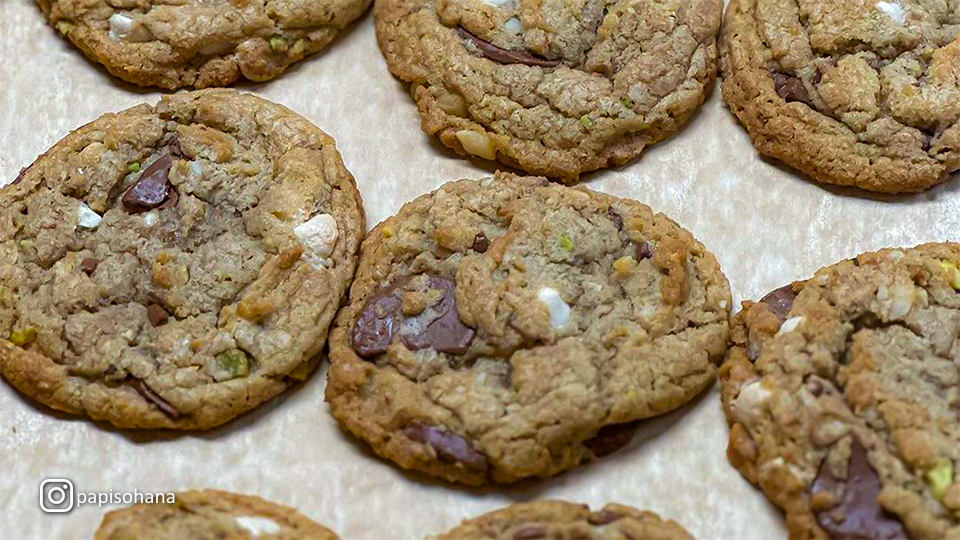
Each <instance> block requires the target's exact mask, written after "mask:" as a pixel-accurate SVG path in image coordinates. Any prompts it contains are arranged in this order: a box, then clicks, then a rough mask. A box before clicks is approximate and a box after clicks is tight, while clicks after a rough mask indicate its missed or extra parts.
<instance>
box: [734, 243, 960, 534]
mask: <svg viewBox="0 0 960 540" xmlns="http://www.w3.org/2000/svg"><path fill="white" fill-rule="evenodd" d="M958 265H960V244H956V243H944V244H926V245H922V246H918V247H916V248H913V249H902V250H898V249H885V250H882V251H879V252H876V253H864V254H862V255H860V256H859V257H856V258H855V259H850V260H847V261H843V262H840V263H838V264H835V265H833V266H828V267H826V268H823V269H821V270H820V271H818V272H817V273H816V275H814V277H813V278H811V279H809V280H807V281H802V282H797V283H793V284H791V285H787V286H785V287H782V288H780V289H777V290H775V291H773V292H772V293H770V294H768V295H766V296H765V297H764V298H763V299H761V300H760V301H759V302H756V303H753V302H744V304H743V310H742V311H741V312H740V313H739V314H738V315H737V316H736V317H735V318H734V321H733V325H732V328H731V333H732V336H733V342H734V346H733V347H732V348H731V349H730V351H729V353H728V356H727V360H726V362H725V363H724V365H723V366H722V367H721V369H720V378H721V380H722V381H723V384H722V396H723V406H724V410H725V412H726V415H727V420H728V422H729V423H730V443H729V446H728V448H727V456H728V457H729V459H730V462H731V463H732V464H733V465H734V466H735V467H737V469H739V470H740V472H741V473H742V474H743V475H744V476H745V477H746V478H747V479H748V480H749V481H750V482H752V483H754V484H756V485H758V486H759V487H760V488H761V489H762V490H763V492H764V493H765V494H766V495H767V497H768V498H769V499H770V500H772V501H773V502H774V503H776V504H777V505H778V506H780V507H781V508H783V510H784V511H785V512H786V522H787V527H788V528H789V531H790V538H837V539H839V538H864V539H893V538H957V537H960V393H958V390H960V337H958V336H960V270H958Z"/></svg>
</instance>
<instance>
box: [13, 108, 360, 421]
mask: <svg viewBox="0 0 960 540" xmlns="http://www.w3.org/2000/svg"><path fill="white" fill-rule="evenodd" d="M364 229H365V226H364V214H363V208H362V205H361V202H360V196H359V194H358V193H357V190H356V187H355V186H354V181H353V177H352V176H350V173H349V172H347V170H346V169H345V168H344V166H343V163H342V162H341V160H340V155H339V154H338V153H337V149H336V146H335V144H334V141H333V139H331V138H330V137H329V136H328V135H326V134H325V133H323V132H322V131H320V130H319V129H317V128H316V127H315V126H313V125H312V124H310V122H308V121H307V120H305V119H304V118H302V117H300V116H298V115H296V114H294V113H293V112H291V111H290V110H288V109H286V108H284V107H281V106H280V105H276V104H273V103H270V102H268V101H265V100H263V99H260V98H257V97H255V96H252V95H249V94H240V93H237V92H234V91H232V90H208V91H200V92H194V93H184V94H177V95H175V96H169V97H166V98H164V99H162V100H161V101H160V103H159V104H157V105H156V106H152V107H151V106H148V105H140V106H137V107H134V108H132V109H128V110H126V111H123V112H121V113H117V114H106V115H104V116H102V117H100V118H99V119H97V120H95V121H94V122H92V123H90V124H87V125H86V126H84V127H82V128H80V129H78V130H76V131H74V132H73V133H71V134H70V135H68V136H67V137H66V138H64V139H63V140H62V141H60V142H58V143H57V144H56V145H55V146H54V147H53V148H51V149H50V150H49V151H48V152H47V153H46V154H44V155H43V156H41V157H40V158H38V159H37V161H36V162H35V163H34V164H33V165H31V166H30V167H29V168H27V169H25V170H24V171H23V172H21V173H20V176H19V177H18V178H17V179H16V181H14V183H13V184H11V185H9V186H7V187H5V188H3V189H2V190H0V260H2V261H3V264H2V265H0V372H2V374H3V376H4V377H5V378H6V379H7V380H8V381H9V382H10V383H11V384H12V385H13V386H14V387H16V388H17V389H19V390H20V391H21V392H23V393H24V394H27V395H29V396H31V397H33V398H35V399H36V400H38V401H40V402H41V403H43V404H45V405H48V406H50V407H53V408H55V409H59V410H61V411H66V412H68V413H71V414H76V415H85V416H89V417H90V418H93V419H95V420H107V421H109V422H111V423H113V424H115V425H117V426H120V427H127V428H176V429H206V428H210V427H213V426H216V425H218V424H222V423H223V422H226V421H227V420H230V419H231V418H233V417H235V416H237V415H238V414H240V413H242V412H244V411H247V410H249V409H252V408H254V407H256V406H257V405H259V404H261V403H263V402H265V401H267V400H268V399H270V398H272V397H273V396H276V395H277V394H279V393H280V392H281V391H283V390H284V388H286V387H287V386H288V385H289V384H291V383H292V382H293V381H295V380H298V379H299V380H302V379H303V378H304V377H305V376H306V375H307V374H308V373H309V368H310V367H311V366H312V359H314V357H315V356H316V355H317V354H318V353H319V352H320V349H321V347H322V346H323V344H324V342H325V340H326V336H327V330H328V328H329V326H330V323H331V321H332V320H333V316H334V314H335V313H336V311H337V309H338V307H339V306H340V304H341V301H342V299H343V298H344V297H345V293H346V290H347V287H348V286H349V283H350V281H351V279H352V277H353V272H354V269H355V267H356V253H357V250H358V248H359V244H360V241H361V239H362V237H363V234H364Z"/></svg>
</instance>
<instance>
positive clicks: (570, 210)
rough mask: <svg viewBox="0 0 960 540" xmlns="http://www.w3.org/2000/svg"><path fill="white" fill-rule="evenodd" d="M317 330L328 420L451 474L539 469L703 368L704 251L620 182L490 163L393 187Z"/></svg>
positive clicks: (710, 324)
mask: <svg viewBox="0 0 960 540" xmlns="http://www.w3.org/2000/svg"><path fill="white" fill-rule="evenodd" d="M357 276H358V277H357V279H356V281H355V282H354V284H353V285H352V287H351V292H350V301H349V304H348V306H347V307H345V308H344V309H343V310H341V312H340V314H339V315H338V316H337V322H336V324H335V329H334V330H333V331H332V333H331V339H330V348H331V353H330V354H331V362H332V364H331V368H330V372H329V377H328V381H327V390H326V395H327V401H328V402H329V403H330V407H331V410H332V412H333V415H334V416H335V417H336V418H337V420H338V421H339V422H340V425H341V426H342V427H343V428H344V429H346V430H347V431H349V432H351V433H353V434H354V435H356V436H357V437H359V438H360V439H362V440H364V441H366V442H367V443H369V444H370V445H371V446H372V447H373V450H374V451H375V452H376V453H377V454H379V455H381V456H383V457H385V458H388V459H391V460H393V461H395V462H396V463H398V464H399V465H400V466H402V467H403V468H406V469H414V470H418V471H422V472H424V473H427V474H430V475H433V476H438V477H442V478H444V479H446V480H449V481H452V482H461V483H465V484H474V485H477V484H484V483H488V482H496V483H506V482H513V481H516V480H520V479H522V478H526V477H532V476H536V477H541V478H545V477H548V476H551V475H555V474H558V473H560V472H562V471H564V470H566V469H569V468H571V467H575V466H577V465H579V464H580V463H582V462H584V461H587V460H590V459H592V458H594V457H598V456H604V455H607V454H609V453H612V452H614V451H616V450H618V449H619V448H621V447H622V446H624V445H626V444H627V443H628V442H629V441H630V439H631V437H632V435H633V433H634V431H635V430H636V429H637V428H638V421H639V420H640V419H642V418H647V417H651V416H655V415H658V414H662V413H665V412H667V411H670V410H672V409H675V408H677V407H679V406H680V405H682V404H684V403H685V402H687V401H689V400H690V399H691V398H693V397H694V396H695V395H696V394H698V393H699V392H700V391H701V390H703V389H704V388H706V387H707V386H708V385H709V384H710V383H711V382H712V381H713V378H714V373H715V365H714V362H715V361H719V360H721V359H722V356H723V354H724V352H725V351H726V347H727V337H728V322H727V318H728V314H729V308H730V305H731V299H730V289H729V285H728V283H727V280H726V278H725V277H724V276H723V273H722V272H721V271H720V267H719V264H718V263H717V260H716V258H715V257H714V256H713V255H712V254H711V253H709V252H707V251H706V249H704V247H703V245H702V244H700V243H699V242H697V241H696V240H695V239H694V238H693V237H692V236H691V235H690V233H689V232H687V231H685V230H684V229H682V228H680V226H678V225H677V224H676V223H675V222H673V221H671V220H670V219H669V218H667V217H666V216H664V215H663V214H654V213H653V212H652V211H651V210H650V208H649V207H647V206H645V205H643V204H640V203H638V202H636V201H632V200H629V199H620V198H615V197H610V196H607V195H604V194H601V193H596V192H593V191H590V190H587V189H573V188H568V187H564V186H561V185H558V184H551V183H549V182H547V181H546V180H545V179H543V178H531V177H517V176H513V175H509V174H500V173H498V174H497V176H496V177H494V178H488V179H485V180H480V181H475V180H461V181H458V182H452V183H448V184H446V185H444V186H443V187H442V188H440V189H439V190H437V191H435V192H433V193H430V194H427V195H424V196H422V197H420V198H418V199H416V200H414V201H413V202H411V203H408V204H407V205H405V206H404V207H403V208H402V209H401V210H400V212H399V214H397V215H396V216H393V217H391V218H389V219H387V220H386V221H384V222H383V223H381V224H380V225H379V226H377V228H376V229H374V230H373V232H371V233H370V235H369V236H368V239H367V240H366V241H365V242H364V244H363V246H362V248H361V256H360V265H359V268H358V274H357Z"/></svg>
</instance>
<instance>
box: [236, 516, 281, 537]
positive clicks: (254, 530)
mask: <svg viewBox="0 0 960 540" xmlns="http://www.w3.org/2000/svg"><path fill="white" fill-rule="evenodd" d="M235 519H236V521H237V525H239V526H240V527H242V528H244V529H246V530H247V531H248V532H249V533H250V534H252V535H253V536H260V535H261V534H276V533H278V532H280V526H279V525H277V522H276V521H273V520H272V519H267V518H264V517H257V516H240V517H238V518H235Z"/></svg>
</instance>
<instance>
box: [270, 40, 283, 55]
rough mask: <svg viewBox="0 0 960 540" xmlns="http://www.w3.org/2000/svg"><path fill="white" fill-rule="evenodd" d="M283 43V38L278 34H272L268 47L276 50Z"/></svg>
mask: <svg viewBox="0 0 960 540" xmlns="http://www.w3.org/2000/svg"><path fill="white" fill-rule="evenodd" d="M282 45H283V38H282V37H280V36H273V37H272V38H270V49H271V50H274V51H275V50H277V49H279V48H280V47H281V46H282Z"/></svg>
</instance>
